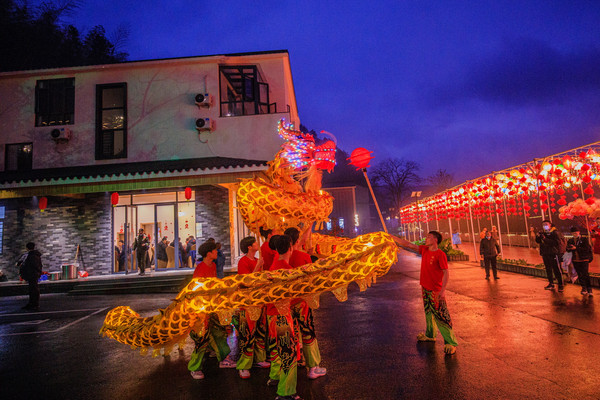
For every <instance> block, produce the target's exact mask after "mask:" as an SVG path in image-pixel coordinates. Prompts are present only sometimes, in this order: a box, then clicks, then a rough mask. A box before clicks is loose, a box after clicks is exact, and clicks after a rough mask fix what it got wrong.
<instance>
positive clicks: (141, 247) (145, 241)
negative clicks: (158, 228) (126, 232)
mask: <svg viewBox="0 0 600 400" xmlns="http://www.w3.org/2000/svg"><path fill="white" fill-rule="evenodd" d="M149 248H150V238H149V237H148V235H146V234H145V233H143V234H141V235H138V236H137V237H136V238H135V241H134V242H133V250H138V251H141V252H145V251H148V249H149Z"/></svg>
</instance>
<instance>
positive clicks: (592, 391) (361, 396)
mask: <svg viewBox="0 0 600 400" xmlns="http://www.w3.org/2000/svg"><path fill="white" fill-rule="evenodd" d="M419 265H420V258H419V257H417V256H415V255H414V254H412V253H408V252H406V251H403V252H401V253H400V260H399V263H398V264H397V265H395V266H394V267H392V269H391V270H390V272H389V273H388V274H387V275H385V276H383V277H381V278H380V279H378V280H377V283H376V284H374V285H373V286H372V287H371V288H369V289H367V290H366V291H365V292H359V290H358V287H357V285H354V284H353V285H350V287H349V296H348V300H347V301H346V302H344V303H339V302H338V301H337V300H336V299H335V298H334V296H333V295H331V294H324V295H323V296H321V307H320V308H319V309H318V310H315V325H316V329H317V334H318V338H319V339H318V340H319V346H320V349H321V354H322V357H323V362H322V365H323V366H324V367H326V368H327V371H328V373H327V375H326V376H325V377H322V378H319V379H317V380H309V379H307V377H306V371H305V370H304V369H300V370H299V371H298V393H299V394H300V395H301V396H302V397H303V398H304V399H305V400H349V399H352V400H373V399H377V400H379V399H381V400H388V399H390V400H391V399H417V400H418V399H437V400H456V399H465V400H470V399H540V400H542V399H543V400H547V399H577V400H583V399H586V400H587V399H598V393H600V375H599V374H598V367H597V364H598V359H597V358H598V357H597V355H596V354H597V349H598V348H600V307H597V306H595V304H596V303H598V301H600V296H596V297H593V298H589V297H585V296H581V295H580V294H579V290H578V288H577V287H576V286H575V285H568V286H567V287H566V290H565V292H564V293H557V292H551V291H547V290H544V289H543V287H544V285H545V281H544V279H541V278H534V277H529V276H524V275H519V274H513V273H508V272H500V280H498V281H486V280H485V279H483V274H482V271H481V268H480V267H478V266H475V265H473V264H472V263H452V264H451V265H450V282H449V286H448V291H447V299H448V307H449V310H450V314H451V316H452V319H453V323H454V326H455V332H456V336H457V338H458V343H459V346H458V351H457V353H456V354H455V355H454V356H445V355H444V353H443V341H442V339H441V338H439V337H438V340H437V342H436V343H417V341H416V339H415V338H416V335H417V333H418V332H420V331H422V330H423V327H424V324H425V318H424V315H423V303H422V300H421V289H420V286H419ZM172 298H173V295H172V294H142V295H135V296H134V295H122V296H80V297H73V296H66V295H64V294H54V295H47V296H44V295H42V302H41V306H42V310H41V311H40V312H38V313H23V312H21V310H20V306H21V305H22V304H23V303H24V301H26V298H25V297H24V296H15V297H11V298H4V299H2V302H0V340H1V341H2V343H3V345H2V346H1V347H0V388H1V389H0V393H1V394H2V396H0V397H2V398H3V399H4V398H6V399H15V400H20V399H24V400H25V399H27V400H28V399H38V398H40V399H46V398H47V399H57V398H62V399H74V400H78V399H123V400H139V399H146V400H154V399H157V400H158V399H160V400H191V399H194V400H213V399H220V400H256V399H261V400H262V399H266V400H273V399H274V398H275V391H274V389H273V388H271V387H268V386H267V385H266V381H267V378H268V371H267V370H263V369H252V377H251V378H250V379H248V380H241V379H240V378H239V377H238V375H237V373H236V371H235V370H230V369H219V368H218V367H217V362H216V360H215V359H208V360H207V362H206V367H205V373H206V379H204V380H202V381H195V380H193V379H192V378H191V377H190V375H189V372H188V371H187V361H188V360H189V356H190V353H191V351H192V349H193V345H192V343H191V341H189V340H188V341H187V344H186V346H185V348H184V350H183V351H182V352H177V351H173V352H172V353H171V354H170V355H169V356H167V357H157V358H152V357H150V356H146V357H142V356H140V355H138V353H137V352H136V351H133V350H131V349H130V348H129V347H128V346H126V345H123V344H120V343H117V342H116V341H114V340H109V339H107V338H103V337H101V336H99V335H98V330H99V329H100V326H101V325H102V321H103V319H104V316H105V315H106V312H107V311H108V309H110V308H112V307H115V306H119V305H128V306H131V307H132V308H133V309H134V310H135V311H136V312H139V313H141V314H142V315H143V316H151V315H155V314H156V313H157V311H156V310H157V309H160V308H164V307H165V306H167V305H168V304H169V303H170V302H171V301H172ZM438 336H439V335H438ZM32 360H35V362H33V361H32ZM32 382H34V383H33V384H32Z"/></svg>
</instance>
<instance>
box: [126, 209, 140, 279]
mask: <svg viewBox="0 0 600 400" xmlns="http://www.w3.org/2000/svg"><path fill="white" fill-rule="evenodd" d="M126 209H127V212H126V228H125V239H124V241H125V249H127V250H126V260H125V265H126V269H125V273H126V274H128V273H130V272H132V273H133V272H135V271H136V269H137V263H136V261H135V252H134V251H133V241H134V240H135V236H136V234H137V231H136V229H135V227H136V226H137V216H138V214H137V207H135V206H127V207H126Z"/></svg>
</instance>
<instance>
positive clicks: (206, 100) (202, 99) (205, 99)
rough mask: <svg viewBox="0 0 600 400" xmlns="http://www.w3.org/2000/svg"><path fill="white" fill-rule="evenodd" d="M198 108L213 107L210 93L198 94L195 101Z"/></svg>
mask: <svg viewBox="0 0 600 400" xmlns="http://www.w3.org/2000/svg"><path fill="white" fill-rule="evenodd" d="M194 100H195V101H196V105H197V106H198V107H207V108H208V107H210V106H211V105H212V101H211V95H210V94H208V93H198V94H197V95H196V97H195V99H194Z"/></svg>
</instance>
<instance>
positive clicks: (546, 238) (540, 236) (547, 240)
mask: <svg viewBox="0 0 600 400" xmlns="http://www.w3.org/2000/svg"><path fill="white" fill-rule="evenodd" d="M535 241H536V242H537V243H539V244H540V255H541V256H556V255H558V234H557V233H556V228H552V229H551V230H550V231H549V232H545V231H544V232H538V233H537V235H536V236H535Z"/></svg>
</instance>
